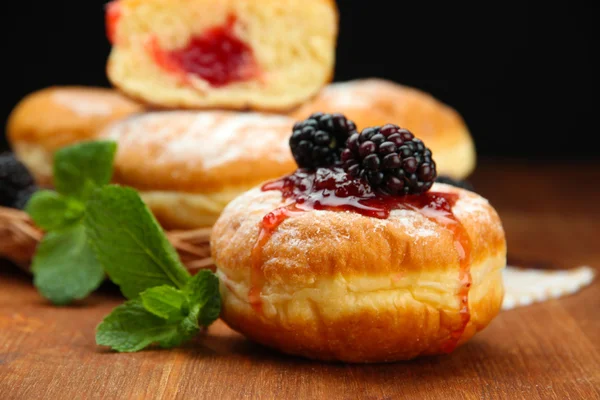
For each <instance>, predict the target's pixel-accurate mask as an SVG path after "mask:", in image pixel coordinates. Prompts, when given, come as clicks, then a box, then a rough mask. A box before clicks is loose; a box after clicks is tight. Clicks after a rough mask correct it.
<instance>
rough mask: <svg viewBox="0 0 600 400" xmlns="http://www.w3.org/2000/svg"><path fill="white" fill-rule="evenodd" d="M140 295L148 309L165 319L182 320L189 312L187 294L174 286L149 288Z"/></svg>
mask: <svg viewBox="0 0 600 400" xmlns="http://www.w3.org/2000/svg"><path fill="white" fill-rule="evenodd" d="M140 297H141V299H142V303H143V304H144V308H145V309H146V310H148V311H150V312H151V313H152V314H154V315H156V316H157V317H160V318H163V319H168V320H170V321H175V320H181V319H183V318H184V317H185V316H186V315H187V314H188V312H189V310H188V305H187V300H186V298H185V295H184V294H183V292H182V291H181V290H178V289H175V288H174V287H172V286H158V287H155V288H152V289H147V290H145V291H144V292H142V293H141V294H140Z"/></svg>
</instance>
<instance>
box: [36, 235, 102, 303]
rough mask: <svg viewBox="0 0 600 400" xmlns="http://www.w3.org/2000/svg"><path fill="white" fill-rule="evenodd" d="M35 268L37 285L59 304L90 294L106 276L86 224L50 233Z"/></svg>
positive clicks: (41, 245)
mask: <svg viewBox="0 0 600 400" xmlns="http://www.w3.org/2000/svg"><path fill="white" fill-rule="evenodd" d="M31 268H32V271H33V274H34V284H35V286H36V287H37V289H38V290H39V291H40V293H41V294H42V295H43V296H44V297H46V298H47V299H49V300H50V301H52V302H53V303H54V304H57V305H64V304H68V303H70V302H71V301H72V300H74V299H83V298H85V297H87V296H88V295H89V294H90V293H91V292H92V291H94V290H95V289H97V288H98V286H100V284H101V283H102V281H103V279H104V271H103V270H102V267H101V266H100V263H98V261H97V260H96V257H95V256H94V253H93V251H92V249H91V248H90V247H89V245H88V242H87V237H86V234H85V229H84V226H83V224H76V225H73V226H71V227H68V228H65V229H63V230H59V231H55V232H50V233H48V234H46V235H45V237H44V238H43V239H42V242H41V243H40V244H39V245H38V248H37V251H36V254H35V256H34V258H33V263H32V267H31Z"/></svg>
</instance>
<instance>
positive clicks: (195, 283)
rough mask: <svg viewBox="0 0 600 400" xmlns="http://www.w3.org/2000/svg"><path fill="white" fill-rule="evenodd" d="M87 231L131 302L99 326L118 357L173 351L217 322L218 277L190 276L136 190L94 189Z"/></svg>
mask: <svg viewBox="0 0 600 400" xmlns="http://www.w3.org/2000/svg"><path fill="white" fill-rule="evenodd" d="M85 226H86V232H87V234H88V237H89V238H90V243H91V245H92V248H93V249H94V252H95V254H96V258H97V259H98V260H99V261H100V263H101V264H102V266H103V267H104V270H105V271H106V272H107V274H108V276H109V277H110V279H111V280H112V281H113V282H114V283H116V284H117V285H119V287H120V288H121V292H122V293H123V295H125V297H127V298H128V299H129V301H127V302H125V303H124V304H122V305H120V306H119V307H117V308H115V309H114V310H113V312H112V313H111V314H110V315H108V316H107V317H106V318H105V319H104V321H102V323H101V324H100V325H98V328H97V330H96V343H98V344H99V345H102V346H108V347H111V348H112V349H113V350H116V351H119V352H134V351H139V350H142V349H144V348H146V347H148V346H150V345H152V344H155V343H156V344H158V345H159V346H161V347H164V348H170V347H174V346H179V345H180V344H182V343H184V342H186V341H188V340H190V339H192V338H193V337H194V336H195V335H197V334H198V332H199V330H200V327H201V326H209V325H210V324H212V323H213V322H214V321H215V320H216V319H217V318H218V316H219V313H220V310H221V300H220V295H219V281H218V279H217V277H216V276H215V275H214V274H213V273H212V272H210V271H201V272H199V273H198V274H196V275H195V276H194V277H192V276H191V275H190V273H189V272H188V271H187V270H186V269H185V267H184V266H183V265H182V264H181V262H180V261H179V259H178V257H177V253H176V252H175V249H174V248H173V246H172V245H171V244H170V243H169V241H168V240H167V238H166V236H165V234H164V232H163V231H162V229H161V228H160V226H159V225H158V222H156V219H155V218H154V216H153V215H152V214H151V213H150V211H149V210H148V208H147V207H146V205H145V204H144V203H143V201H142V200H141V198H140V196H139V195H138V193H137V192H136V191H135V190H133V189H130V188H124V187H119V186H105V187H103V188H100V189H97V190H95V191H94V194H93V196H92V198H91V200H90V201H89V202H88V205H87V208H86V215H85Z"/></svg>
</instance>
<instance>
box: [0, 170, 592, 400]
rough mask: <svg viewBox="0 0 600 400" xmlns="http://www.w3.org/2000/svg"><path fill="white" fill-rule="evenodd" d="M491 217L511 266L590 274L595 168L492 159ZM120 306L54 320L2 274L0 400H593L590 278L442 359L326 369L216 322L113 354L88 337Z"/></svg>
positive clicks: (4, 268) (86, 308) (96, 301)
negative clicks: (177, 341)
mask: <svg viewBox="0 0 600 400" xmlns="http://www.w3.org/2000/svg"><path fill="white" fill-rule="evenodd" d="M472 182H473V183H474V184H475V187H476V189H477V190H478V191H479V192H480V193H481V194H483V195H484V196H486V197H487V198H489V199H490V201H491V202H492V204H493V205H494V206H495V207H496V208H497V209H498V211H499V212H500V215H501V217H502V219H503V222H504V226H505V229H506V231H507V236H508V243H509V255H510V258H511V261H513V262H514V263H520V265H523V266H529V267H531V266H537V267H542V268H570V267H575V266H579V265H583V264H587V265H591V266H593V267H596V268H598V267H600V186H599V185H600V165H599V164H595V165H594V164H576V165H575V164H574V165H570V166H567V165H562V166H556V165H555V166H550V165H540V164H539V163H537V162H536V163H534V162H531V163H528V164H525V163H520V164H517V163H514V162H513V163H509V162H499V161H493V162H491V161H488V162H485V163H483V164H481V165H480V167H479V168H478V172H477V173H476V174H475V176H474V177H473V178H472ZM121 301H122V298H121V297H120V296H119V293H118V291H117V290H116V289H115V287H113V286H111V285H110V284H107V285H105V286H104V287H103V288H102V289H101V290H100V291H99V292H98V293H97V294H95V295H93V296H92V297H91V298H89V299H87V300H85V301H83V302H81V303H79V304H77V305H76V306H72V307H67V308H55V307H52V306H50V305H49V304H48V303H47V302H46V301H44V300H43V299H42V298H40V297H39V295H38V294H37V293H36V291H35V289H34V288H33V287H32V286H31V279H30V278H29V277H28V276H27V275H25V274H24V273H22V272H21V271H19V270H18V269H17V268H16V267H13V266H11V265H9V264H8V263H0V399H2V400H5V399H41V398H48V399H69V400H70V399H80V398H102V399H126V398H133V399H152V398H167V399H170V398H182V399H188V398H207V399H245V398H251V399H270V398H275V399H292V398H299V399H304V398H306V399H357V398H361V399H395V398H409V399H418V398H424V399H454V398H456V399H600V280H598V279H597V280H596V281H595V283H594V284H592V286H590V287H588V288H586V289H584V290H583V291H581V292H580V293H578V294H575V295H573V296H569V297H565V298H563V299H559V300H552V301H548V302H545V303H542V304H537V305H533V306H529V307H525V308H520V309H516V310H512V311H505V312H502V313H501V314H500V315H499V316H498V318H497V319H496V320H494V322H493V323H492V324H491V325H490V326H489V327H488V328H487V329H486V330H485V331H483V332H482V333H480V334H479V335H477V336H476V337H475V338H474V339H473V340H472V341H471V342H469V343H468V344H466V345H465V346H463V347H461V348H459V349H458V350H457V351H456V352H454V353H453V354H451V355H448V356H440V357H429V358H421V359H417V360H414V361H410V362H401V363H395V364H379V365H346V364H324V363H319V362H313V361H308V360H304V359H300V358H293V357H288V356H284V355H281V354H278V353H276V352H274V351H271V350H268V349H265V348H263V347H261V346H259V345H256V344H254V343H252V342H250V341H248V340H246V339H244V338H243V337H242V336H240V335H238V334H236V333H234V332H232V331H231V330H230V329H228V328H227V327H226V326H225V325H224V324H223V323H222V322H220V321H219V322H217V323H216V324H215V325H213V326H212V327H211V328H210V329H209V331H208V332H206V333H205V334H203V335H202V336H200V337H199V338H198V339H197V340H196V341H195V342H194V343H190V344H188V345H187V346H185V347H184V348H181V349H177V350H168V351H165V350H151V351H144V352H141V353H137V354H114V353H111V352H109V351H107V350H106V349H104V348H100V347H97V346H96V345H95V343H94V329H95V327H96V325H97V324H98V323H99V322H100V321H101V319H102V318H103V316H104V315H106V314H107V313H109V312H110V310H111V309H112V308H113V307H115V306H116V305H117V304H119V303H120V302H121Z"/></svg>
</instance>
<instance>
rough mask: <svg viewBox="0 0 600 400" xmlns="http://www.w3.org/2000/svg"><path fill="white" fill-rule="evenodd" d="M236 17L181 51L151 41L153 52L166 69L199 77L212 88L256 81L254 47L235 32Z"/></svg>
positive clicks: (156, 59)
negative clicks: (169, 49)
mask: <svg viewBox="0 0 600 400" xmlns="http://www.w3.org/2000/svg"><path fill="white" fill-rule="evenodd" d="M235 24H236V18H235V17H233V16H231V17H229V18H228V20H227V22H226V23H225V24H224V25H222V26H216V27H213V28H210V29H208V30H206V31H205V32H204V33H202V34H201V35H197V36H193V37H192V38H191V39H190V41H189V42H188V44H187V45H186V46H185V47H183V48H181V49H177V50H171V51H165V50H163V49H161V48H160V46H159V45H158V42H157V40H156V38H154V39H153V40H151V41H150V52H151V54H152V56H153V57H154V60H155V62H156V63H157V64H158V65H159V66H160V67H161V68H163V69H164V70H166V71H168V72H171V73H178V74H182V75H183V76H196V77H199V78H201V79H202V80H204V81H206V82H208V83H209V84H210V85H211V86H212V87H222V86H226V85H229V84H231V83H233V82H240V81H246V80H249V79H252V78H254V77H256V76H257V72H258V68H257V65H256V61H255V59H254V54H253V52H252V49H251V48H250V46H249V45H248V44H247V43H245V42H244V41H242V40H241V39H240V38H239V37H238V36H237V35H236V33H235V32H234V27H235Z"/></svg>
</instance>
